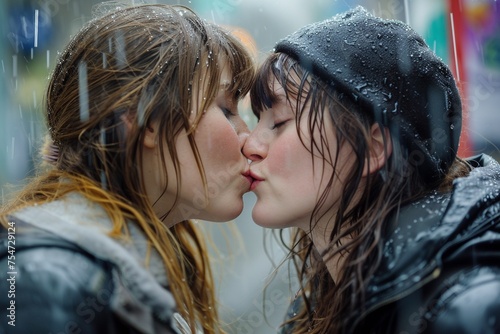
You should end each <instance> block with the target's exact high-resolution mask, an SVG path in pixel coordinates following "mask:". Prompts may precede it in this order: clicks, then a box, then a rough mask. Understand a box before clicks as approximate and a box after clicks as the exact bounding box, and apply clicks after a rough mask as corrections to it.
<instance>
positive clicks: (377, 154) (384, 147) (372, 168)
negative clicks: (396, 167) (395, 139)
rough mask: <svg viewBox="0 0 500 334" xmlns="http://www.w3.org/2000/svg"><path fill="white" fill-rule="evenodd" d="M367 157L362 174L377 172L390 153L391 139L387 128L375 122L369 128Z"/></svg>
mask: <svg viewBox="0 0 500 334" xmlns="http://www.w3.org/2000/svg"><path fill="white" fill-rule="evenodd" d="M369 145H370V147H369V148H368V149H369V158H368V159H367V160H368V161H366V164H365V167H364V169H363V176H368V175H370V174H373V173H375V172H377V171H378V170H379V169H380V168H382V166H384V164H385V162H386V161H387V159H388V158H389V156H390V155H391V154H392V141H391V136H390V132H389V129H388V128H384V127H382V126H381V125H380V124H378V123H375V124H373V125H372V127H371V129H370V140H369Z"/></svg>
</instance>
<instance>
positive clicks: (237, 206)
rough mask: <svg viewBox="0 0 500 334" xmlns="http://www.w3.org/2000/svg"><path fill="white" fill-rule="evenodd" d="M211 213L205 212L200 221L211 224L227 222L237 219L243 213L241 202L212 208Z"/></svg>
mask: <svg viewBox="0 0 500 334" xmlns="http://www.w3.org/2000/svg"><path fill="white" fill-rule="evenodd" d="M210 211H212V212H206V214H205V215H204V217H202V218H200V219H202V220H207V221H211V222H221V223H223V222H228V221H231V220H233V219H235V218H236V217H238V216H239V215H240V214H241V212H242V211H243V201H239V202H235V203H229V204H228V203H227V202H226V203H224V204H223V205H221V206H220V207H214V208H213V209H212V210H210Z"/></svg>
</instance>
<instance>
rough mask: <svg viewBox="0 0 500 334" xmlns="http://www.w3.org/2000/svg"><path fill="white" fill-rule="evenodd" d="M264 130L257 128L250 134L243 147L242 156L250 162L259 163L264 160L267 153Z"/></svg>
mask: <svg viewBox="0 0 500 334" xmlns="http://www.w3.org/2000/svg"><path fill="white" fill-rule="evenodd" d="M266 138H267V136H266V133H265V130H263V129H260V128H259V126H257V127H256V128H255V130H253V131H252V133H250V135H249V136H248V138H247V139H246V142H245V145H244V146H243V154H244V155H245V156H246V157H247V159H250V160H252V161H260V160H263V159H265V158H266V156H267V151H268V147H269V145H268V143H267V140H266Z"/></svg>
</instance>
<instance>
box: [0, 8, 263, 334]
mask: <svg viewBox="0 0 500 334" xmlns="http://www.w3.org/2000/svg"><path fill="white" fill-rule="evenodd" d="M105 9H106V8H105ZM106 10H107V9H106ZM223 66H229V70H230V73H231V74H232V76H233V80H232V81H231V84H230V86H229V87H228V88H227V89H228V92H229V93H231V94H232V96H234V98H235V99H239V98H241V97H243V96H244V95H246V93H247V92H248V91H249V90H250V86H251V83H252V81H253V78H254V77H253V76H254V65H253V59H252V58H251V56H250V54H249V53H248V52H247V50H246V49H245V48H244V47H243V45H242V44H241V43H240V42H239V41H238V40H237V39H235V38H234V37H233V36H232V35H230V34H229V33H228V32H226V31H224V30H223V29H221V28H220V27H218V26H216V25H213V24H210V23H208V22H206V21H204V20H202V19H200V18H199V17H198V16H197V15H196V14H194V13H193V12H192V11H191V10H190V9H188V8H186V7H183V6H168V5H139V6H124V7H121V8H114V9H113V10H111V11H107V12H106V13H104V14H102V13H101V14H100V16H99V17H97V18H95V19H93V20H92V21H90V22H89V23H88V24H87V25H86V26H85V27H84V28H83V29H82V30H81V31H80V32H79V33H77V34H76V36H74V37H73V38H72V39H71V41H70V43H69V45H68V46H67V48H66V49H65V50H64V51H63V52H62V53H61V55H60V56H59V59H58V61H57V64H56V67H55V69H54V72H53V74H52V76H51V78H50V82H49V85H48V89H47V94H46V98H45V108H46V119H47V126H48V132H49V135H50V140H51V142H52V149H53V151H54V150H55V151H58V154H57V155H53V156H52V157H53V158H54V161H53V162H54V167H53V168H50V169H48V170H44V171H43V172H41V173H40V174H39V175H37V176H36V177H35V178H34V179H33V180H32V181H31V182H30V183H29V184H28V185H27V186H26V187H25V188H24V189H23V190H22V191H20V192H19V193H18V194H16V196H15V198H14V199H13V201H12V202H11V203H10V204H9V205H7V206H5V207H4V208H2V213H1V217H2V222H3V224H6V223H7V221H6V219H7V218H6V217H7V215H8V214H10V213H12V212H13V211H15V210H18V209H20V208H22V207H25V206H30V205H36V204H39V203H44V202H48V201H53V200H56V199H58V198H61V197H62V196H64V195H65V194H67V193H69V192H74V191H76V192H79V193H81V194H83V195H84V196H86V197H87V198H88V199H90V200H92V201H95V202H97V203H99V204H101V205H102V206H103V207H104V209H105V210H106V211H107V213H108V214H109V217H110V218H111V220H112V222H113V230H112V231H111V232H110V235H111V236H112V237H115V238H122V237H126V236H127V235H128V231H127V226H126V221H127V220H129V221H134V222H136V223H137V224H138V226H139V227H140V228H141V229H142V230H143V232H144V233H145V235H146V236H147V238H148V240H149V243H150V245H151V247H152V248H154V249H155V250H156V251H157V252H158V253H159V255H160V256H161V258H162V260H163V263H164V265H165V269H166V272H167V276H168V279H169V285H170V287H171V292H172V293H173V296H174V298H175V300H176V302H177V305H178V306H179V312H180V313H181V314H182V315H183V316H184V317H185V318H186V319H187V321H188V323H189V324H190V326H191V328H192V331H193V333H194V331H195V327H196V326H197V325H196V324H198V325H199V326H201V327H202V328H203V331H204V333H220V332H222V330H220V325H219V324H218V314H217V305H216V301H215V296H214V284H213V279H212V273H211V270H210V264H209V258H208V254H207V253H208V252H207V249H206V246H205V243H204V241H203V237H202V236H201V234H200V232H199V231H198V228H197V227H195V225H194V224H193V223H192V222H190V221H183V222H180V223H178V224H176V225H175V226H174V227H172V228H168V227H167V225H168V224H165V221H168V214H169V212H170V211H169V212H165V213H164V215H163V216H162V217H157V215H156V214H155V212H154V210H153V205H154V203H150V201H149V200H148V198H147V196H146V189H145V183H144V179H143V176H142V173H141V161H142V158H141V157H142V155H143V149H142V147H143V144H142V143H143V141H144V137H145V132H146V128H147V127H148V125H150V124H151V123H152V122H158V125H159V126H158V128H159V129H160V130H159V133H158V135H157V136H158V137H157V138H158V142H160V143H166V145H165V148H164V147H163V146H161V147H162V148H161V150H160V155H161V161H165V159H164V158H165V156H167V154H168V156H170V157H172V160H173V164H174V166H175V175H167V168H166V165H165V163H163V166H162V170H163V174H164V175H167V182H175V183H177V185H179V183H180V182H181V170H180V165H179V160H178V156H177V152H176V146H175V143H176V137H177V135H178V134H179V133H180V132H181V131H186V132H187V137H188V139H189V143H190V145H191V149H192V151H193V153H194V155H195V157H196V162H197V166H192V168H197V169H198V170H199V172H200V174H201V176H202V179H203V180H206V177H205V174H204V169H203V165H202V161H201V159H200V155H199V152H198V149H197V146H196V143H195V139H194V130H195V129H196V125H197V124H198V122H199V120H200V118H201V117H202V114H203V110H205V109H206V107H207V106H209V105H210V104H211V103H212V102H213V100H214V98H215V96H216V95H217V91H218V89H219V82H220V77H221V72H222V69H223ZM199 90H201V92H202V94H200V95H199ZM198 96H202V97H203V98H202V99H199V101H198V100H197V98H198ZM193 101H195V102H193ZM124 118H126V119H128V120H131V122H132V124H135V125H134V126H132V127H131V129H128V128H126V125H125V123H124ZM166 188H167V185H165V189H166ZM177 189H180V187H179V186H178V187H177ZM178 196H179V194H178V193H177V198H178ZM176 200H177V199H176ZM174 205H175V204H174ZM174 223H177V222H174ZM170 225H172V224H170Z"/></svg>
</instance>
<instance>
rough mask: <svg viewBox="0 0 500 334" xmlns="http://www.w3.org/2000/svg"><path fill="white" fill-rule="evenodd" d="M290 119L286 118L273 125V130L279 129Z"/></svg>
mask: <svg viewBox="0 0 500 334" xmlns="http://www.w3.org/2000/svg"><path fill="white" fill-rule="evenodd" d="M288 121H289V120H286V121H282V122H278V123H275V124H274V126H273V130H274V129H278V128H280V127H281V126H283V125H285V123H286V122H288Z"/></svg>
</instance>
